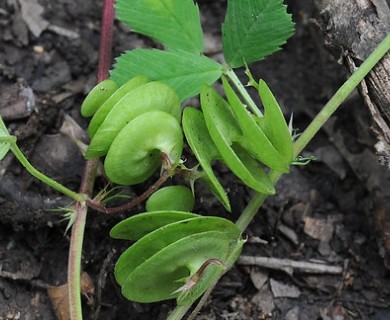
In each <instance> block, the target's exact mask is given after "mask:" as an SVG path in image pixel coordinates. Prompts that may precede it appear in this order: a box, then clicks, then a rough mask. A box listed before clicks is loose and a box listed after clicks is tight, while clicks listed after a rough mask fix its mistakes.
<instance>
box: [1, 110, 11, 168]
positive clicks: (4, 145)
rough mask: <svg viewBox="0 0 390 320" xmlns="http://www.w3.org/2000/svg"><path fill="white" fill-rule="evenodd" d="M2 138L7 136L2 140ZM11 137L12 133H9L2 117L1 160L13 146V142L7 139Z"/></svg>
mask: <svg viewBox="0 0 390 320" xmlns="http://www.w3.org/2000/svg"><path fill="white" fill-rule="evenodd" d="M1 138H7V139H4V140H3V141H2V139H1ZM10 138H11V135H10V134H9V133H8V129H7V127H6V126H5V124H4V122H3V119H2V118H1V117H0V161H1V160H2V159H3V158H4V157H5V155H6V154H7V153H8V151H9V149H10V148H11V143H10V142H9V141H7V140H8V139H10Z"/></svg>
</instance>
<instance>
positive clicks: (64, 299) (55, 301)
mask: <svg viewBox="0 0 390 320" xmlns="http://www.w3.org/2000/svg"><path fill="white" fill-rule="evenodd" d="M80 281H81V283H80V290H81V294H82V295H83V296H84V297H85V298H86V299H87V301H88V304H89V305H92V304H93V303H94V295H95V286H94V284H93V281H92V279H91V277H90V276H89V275H88V273H86V272H82V273H81V279H80ZM47 294H48V296H49V299H50V301H51V304H52V306H53V309H54V312H55V314H56V317H57V319H58V320H69V319H70V313H69V291H68V284H67V283H65V284H63V285H61V286H49V287H48V288H47Z"/></svg>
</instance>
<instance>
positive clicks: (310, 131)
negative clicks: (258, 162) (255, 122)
mask: <svg viewBox="0 0 390 320" xmlns="http://www.w3.org/2000/svg"><path fill="white" fill-rule="evenodd" d="M389 49H390V35H388V36H387V37H386V38H385V39H384V40H383V41H382V42H381V43H380V44H379V45H378V47H377V48H376V49H375V50H374V51H373V52H372V53H371V54H370V56H369V57H368V58H367V59H366V60H365V61H364V62H363V64H362V65H361V66H360V67H359V68H358V69H357V70H356V71H355V72H354V73H353V74H352V75H351V77H350V78H349V79H348V80H347V81H346V82H345V83H344V84H343V85H342V86H341V87H340V88H339V89H338V90H337V91H336V93H335V94H334V95H333V97H332V98H331V99H330V100H329V102H328V103H327V104H326V105H325V106H324V108H323V109H322V110H321V111H320V113H319V114H318V115H317V116H316V117H315V118H314V119H313V121H312V122H311V123H310V125H309V126H308V127H307V128H306V130H305V131H304V132H303V133H302V135H301V136H300V137H299V139H298V140H297V141H296V142H295V144H294V158H295V157H297V156H298V155H299V154H300V153H301V152H302V150H303V149H304V148H305V147H306V145H307V144H308V143H309V142H310V141H311V139H312V138H313V137H314V135H315V134H316V133H317V132H318V131H319V130H320V129H321V127H322V126H323V125H324V123H325V122H326V121H327V120H328V119H329V118H330V117H331V116H332V114H333V113H334V112H335V111H336V110H337V109H338V108H339V107H340V105H341V104H342V102H343V101H344V100H345V99H346V98H347V97H348V96H349V95H350V94H351V92H352V91H353V90H354V89H355V88H356V87H357V86H358V85H359V83H360V82H361V81H362V80H363V79H364V77H365V76H366V75H367V74H368V73H369V72H370V71H371V70H372V68H373V67H374V66H375V64H377V63H378V61H379V60H380V59H381V58H382V57H383V56H384V55H385V54H386V52H387V51H389ZM269 176H270V179H271V181H272V183H273V184H274V185H276V183H277V181H278V180H279V178H280V177H281V173H279V172H276V171H271V172H270V174H269ZM266 198H267V195H264V194H262V193H256V194H255V195H254V196H253V197H252V199H251V200H250V201H249V203H248V205H247V206H246V208H245V209H244V211H243V212H242V214H241V216H240V217H239V218H238V220H237V222H236V225H237V226H238V227H239V228H240V230H241V231H242V232H244V231H245V229H246V228H247V227H248V225H249V223H250V222H251V221H252V219H253V217H254V216H255V215H256V213H257V211H258V210H259V208H260V207H261V205H262V204H263V202H264V200H265V199H266Z"/></svg>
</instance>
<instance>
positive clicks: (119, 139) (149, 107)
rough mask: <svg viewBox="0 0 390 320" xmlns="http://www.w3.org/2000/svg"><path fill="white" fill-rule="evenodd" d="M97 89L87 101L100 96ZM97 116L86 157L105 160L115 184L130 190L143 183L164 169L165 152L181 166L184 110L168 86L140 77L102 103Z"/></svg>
mask: <svg viewBox="0 0 390 320" xmlns="http://www.w3.org/2000/svg"><path fill="white" fill-rule="evenodd" d="M108 83H111V81H109V82H108ZM96 90H97V89H96ZM96 90H95V93H93V94H90V95H88V97H87V99H86V100H88V99H89V100H91V99H92V98H91V97H93V96H96V95H97V93H96ZM97 92H98V93H99V91H97ZM95 100H97V99H95ZM87 105H88V104H87ZM94 112H95V114H94V116H93V118H92V121H91V123H90V126H89V128H88V130H89V134H90V136H91V138H92V140H91V143H90V145H89V146H88V149H87V151H86V154H85V157H86V158H87V159H91V158H96V157H100V156H106V158H105V162H104V168H105V171H106V174H107V177H108V178H109V179H110V180H111V181H112V182H114V183H117V184H123V185H132V184H137V183H141V182H143V181H145V180H146V179H147V178H149V177H150V176H151V175H152V173H153V172H154V171H155V170H156V169H157V168H158V167H159V166H161V158H160V155H161V153H164V154H165V155H166V156H167V157H168V159H169V161H170V162H171V163H172V164H173V165H174V164H176V163H178V162H179V160H180V156H181V152H182V148H183V134H182V130H181V127H180V120H181V106H180V101H179V98H178V96H177V94H176V92H175V91H174V90H173V89H171V88H170V87H169V86H167V85H165V84H163V83H160V82H157V81H153V82H148V79H147V78H146V77H145V76H136V77H134V78H133V79H131V80H129V81H128V82H127V83H125V84H124V85H123V86H121V87H120V88H119V89H117V90H115V91H114V92H111V96H110V97H105V99H101V103H100V106H99V107H98V108H95V110H94ZM88 114H90V113H88Z"/></svg>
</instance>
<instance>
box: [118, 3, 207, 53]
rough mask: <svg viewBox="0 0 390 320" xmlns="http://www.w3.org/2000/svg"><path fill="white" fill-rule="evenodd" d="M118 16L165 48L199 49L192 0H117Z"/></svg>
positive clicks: (200, 41)
mask: <svg viewBox="0 0 390 320" xmlns="http://www.w3.org/2000/svg"><path fill="white" fill-rule="evenodd" d="M116 10H117V13H118V18H119V19H120V20H121V21H122V22H123V23H125V24H126V25H127V26H129V27H130V28H131V29H132V30H134V31H135V32H138V33H141V34H144V35H146V36H149V37H151V38H153V39H155V40H157V41H158V42H160V43H161V44H163V45H164V46H165V47H167V48H168V49H169V50H178V49H179V50H184V51H187V52H192V53H197V54H199V53H201V52H202V51H203V32H202V27H201V25H200V18H199V8H198V6H197V5H196V4H194V2H193V1H192V0H159V1H156V0H117V2H116Z"/></svg>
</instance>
